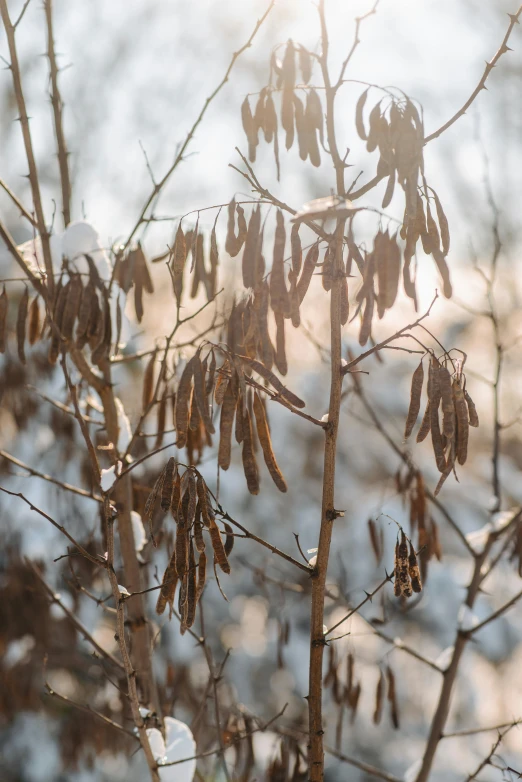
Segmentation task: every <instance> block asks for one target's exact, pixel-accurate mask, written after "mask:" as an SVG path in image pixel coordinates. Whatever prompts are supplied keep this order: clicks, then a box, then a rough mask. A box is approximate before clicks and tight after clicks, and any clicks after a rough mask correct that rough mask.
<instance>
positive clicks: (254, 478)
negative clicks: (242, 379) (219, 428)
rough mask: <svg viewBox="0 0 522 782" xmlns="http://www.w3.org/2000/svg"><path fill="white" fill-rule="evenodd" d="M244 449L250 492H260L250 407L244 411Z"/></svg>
mask: <svg viewBox="0 0 522 782" xmlns="http://www.w3.org/2000/svg"><path fill="white" fill-rule="evenodd" d="M237 415H238V416H240V415H241V410H240V408H239V406H238V410H237ZM242 417H243V449H242V453H241V456H242V460H243V470H244V473H245V478H246V482H247V487H248V491H249V492H250V494H259V471H258V468H257V461H256V457H255V454H254V443H253V437H252V421H251V418H250V412H249V410H248V408H247V409H246V410H244V411H243V416H242Z"/></svg>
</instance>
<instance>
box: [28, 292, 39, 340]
mask: <svg viewBox="0 0 522 782" xmlns="http://www.w3.org/2000/svg"><path fill="white" fill-rule="evenodd" d="M28 336H29V344H30V345H34V343H35V342H36V341H37V340H38V338H39V337H40V306H39V302H38V296H35V297H34V299H33V300H32V302H31V304H30V307H29V334H28Z"/></svg>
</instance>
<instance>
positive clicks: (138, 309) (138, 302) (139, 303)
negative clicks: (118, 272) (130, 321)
mask: <svg viewBox="0 0 522 782" xmlns="http://www.w3.org/2000/svg"><path fill="white" fill-rule="evenodd" d="M134 311H135V313H136V320H137V321H138V323H141V321H142V320H143V313H144V309H143V284H142V283H141V280H140V281H137V282H136V283H135V285H134Z"/></svg>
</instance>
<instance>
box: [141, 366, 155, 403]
mask: <svg viewBox="0 0 522 782" xmlns="http://www.w3.org/2000/svg"><path fill="white" fill-rule="evenodd" d="M155 361H156V351H154V353H153V354H152V356H151V357H150V358H149V360H148V362H147V366H146V367H145V371H144V372H143V389H142V392H141V409H142V412H143V413H144V412H145V410H147V408H148V406H149V405H150V403H151V402H152V400H153V398H154V386H155V383H154V362H155Z"/></svg>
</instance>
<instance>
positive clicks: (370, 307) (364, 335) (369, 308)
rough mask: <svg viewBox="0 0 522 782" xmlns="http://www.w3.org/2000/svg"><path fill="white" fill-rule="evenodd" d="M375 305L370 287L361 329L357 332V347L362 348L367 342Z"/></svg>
mask: <svg viewBox="0 0 522 782" xmlns="http://www.w3.org/2000/svg"><path fill="white" fill-rule="evenodd" d="M374 305H375V293H374V290H373V285H372V287H371V288H370V289H369V290H368V293H367V295H366V304H365V307H364V312H363V316H362V321H361V329H360V331H359V345H361V346H364V345H366V343H367V342H368V340H369V338H370V336H371V331H372V318H373V311H374Z"/></svg>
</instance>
